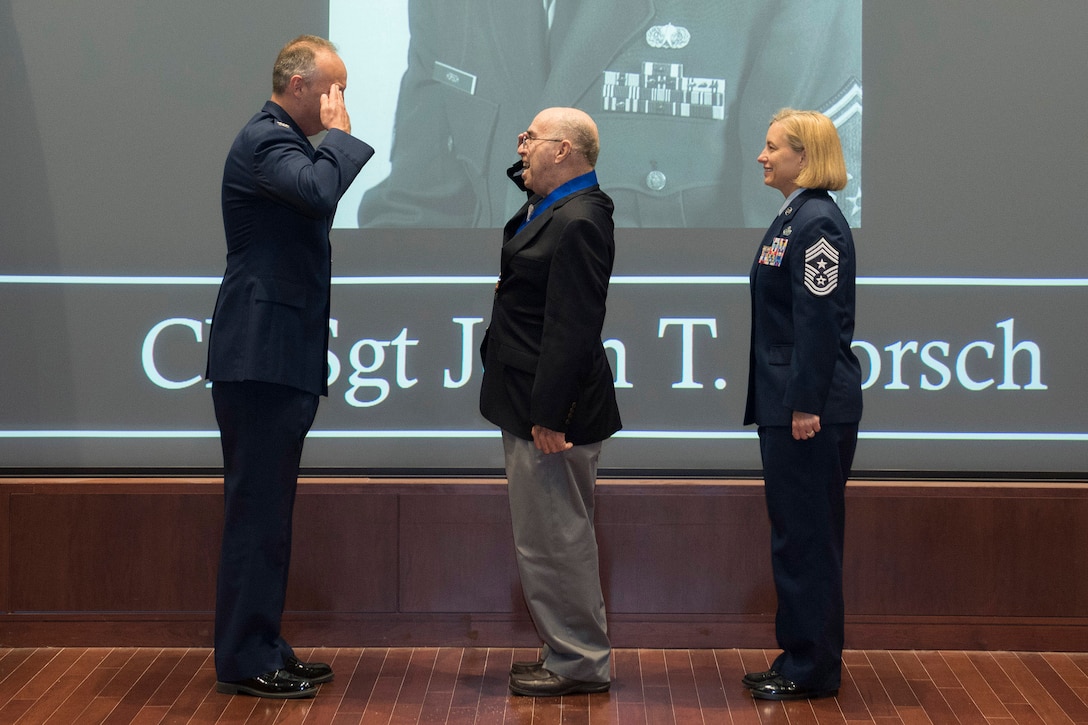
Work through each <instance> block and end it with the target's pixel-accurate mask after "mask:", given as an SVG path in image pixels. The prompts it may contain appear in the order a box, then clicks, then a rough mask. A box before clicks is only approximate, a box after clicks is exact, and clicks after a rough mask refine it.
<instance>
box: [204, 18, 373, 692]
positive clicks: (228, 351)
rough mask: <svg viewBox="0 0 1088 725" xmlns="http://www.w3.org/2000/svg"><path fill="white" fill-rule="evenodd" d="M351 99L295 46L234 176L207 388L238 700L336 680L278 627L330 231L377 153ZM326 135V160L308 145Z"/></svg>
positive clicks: (218, 648)
mask: <svg viewBox="0 0 1088 725" xmlns="http://www.w3.org/2000/svg"><path fill="white" fill-rule="evenodd" d="M346 87H347V69H346V68H345V67H344V63H343V61H342V60H341V59H340V57H339V56H338V55H337V53H336V49H335V47H334V46H333V45H332V43H330V42H329V41H327V40H325V39H323V38H318V37H315V36H308V35H307V36H301V37H299V38H296V39H295V40H293V41H291V42H290V43H288V44H287V45H286V46H284V48H283V50H281V51H280V54H279V57H278V58H277V59H276V64H275V68H274V70H273V84H272V99H271V100H270V101H268V102H267V103H265V105H264V108H262V109H261V111H260V112H259V113H257V115H255V116H254V117H253V118H251V119H250V120H249V123H247V124H246V125H245V127H244V128H243V129H242V130H241V132H239V134H238V136H237V138H236V139H235V140H234V145H233V146H231V149H230V154H229V155H228V156H227V162H226V168H225V169H224V172H223V225H224V228H225V231H226V237H227V270H226V272H225V274H224V275H223V283H222V286H221V287H220V288H219V298H218V300H217V301H216V304H215V314H214V317H213V324H212V328H211V336H210V340H209V350H208V371H207V378H208V380H211V381H213V387H212V400H213V402H214V404H215V416H216V420H217V421H218V423H219V430H220V434H221V438H222V445H223V469H224V471H223V479H224V493H225V504H226V506H225V513H224V522H223V545H222V552H221V557H220V562H219V579H218V589H217V593H216V606H215V671H216V679H217V682H216V689H217V690H218V691H219V692H222V693H226V694H238V693H244V694H247V695H254V696H257V697H274V698H296V697H312V696H313V695H314V694H315V693H316V692H317V685H318V684H319V683H321V682H328V681H329V680H331V679H332V677H333V673H332V668H331V667H329V666H328V665H326V664H321V663H305V662H300V661H299V660H298V659H296V658H295V656H294V652H293V651H292V649H291V647H290V646H289V645H288V644H287V642H285V641H284V639H283V638H282V637H281V636H280V619H281V617H282V615H283V605H284V597H285V594H286V590H287V569H288V565H289V564H290V560H291V516H292V511H293V509H294V501H295V488H296V485H297V482H298V470H299V462H300V459H301V456H302V444H303V441H304V439H305V437H306V433H307V432H308V431H309V429H310V425H311V424H312V423H313V420H314V416H315V415H316V413H317V404H318V399H319V396H320V395H325V394H327V393H328V389H327V378H328V374H327V356H328V334H329V289H330V285H331V282H332V279H331V266H330V264H331V248H330V244H329V229H330V228H331V226H332V219H333V215H334V213H335V211H336V205H337V202H339V200H340V198H341V197H342V196H343V194H344V192H345V191H347V188H348V186H350V185H351V182H352V181H353V180H354V179H355V177H356V175H358V173H359V171H360V170H361V169H362V168H363V165H364V164H365V163H366V162H367V161H368V160H369V159H370V157H371V156H373V154H374V149H372V148H371V147H370V146H369V145H367V144H366V143H363V142H362V141H360V140H358V139H356V138H354V137H352V136H351V120H350V118H349V117H348V113H347V109H346V108H345V107H344V95H343V92H344V89H345V88H346ZM323 130H327V131H328V134H327V135H326V136H325V138H324V139H323V140H322V141H321V143H320V145H318V146H317V147H316V148H315V147H314V146H313V145H312V144H311V143H310V141H309V140H308V137H310V136H314V135H316V134H318V133H320V132H321V131H323Z"/></svg>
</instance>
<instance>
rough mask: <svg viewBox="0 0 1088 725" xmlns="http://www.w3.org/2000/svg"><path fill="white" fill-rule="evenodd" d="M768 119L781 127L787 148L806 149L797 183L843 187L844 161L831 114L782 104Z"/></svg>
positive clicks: (828, 187) (832, 189)
mask: <svg viewBox="0 0 1088 725" xmlns="http://www.w3.org/2000/svg"><path fill="white" fill-rule="evenodd" d="M771 123H777V124H778V125H779V126H781V127H782V130H783V131H785V133H786V140H787V142H788V143H789V145H790V148H792V149H793V150H794V151H796V152H797V153H801V152H802V151H803V152H804V153H805V166H804V168H802V169H801V173H799V174H798V175H797V185H798V186H803V187H804V188H806V189H829V190H831V191H838V190H839V189H842V188H845V186H846V161H845V159H844V158H843V155H842V143H841V142H840V141H839V132H838V131H837V130H836V129H835V124H834V123H833V122H832V121H831V119H830V118H828V117H827V116H825V115H824V114H822V113H820V112H819V111H798V110H796V109H793V108H783V109H782V110H780V111H779V112H778V113H776V114H774V116H772V117H771Z"/></svg>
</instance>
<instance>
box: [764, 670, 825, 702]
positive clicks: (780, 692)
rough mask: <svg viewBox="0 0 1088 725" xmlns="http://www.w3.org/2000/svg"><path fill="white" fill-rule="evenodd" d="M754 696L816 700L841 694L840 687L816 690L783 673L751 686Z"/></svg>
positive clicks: (772, 698)
mask: <svg viewBox="0 0 1088 725" xmlns="http://www.w3.org/2000/svg"><path fill="white" fill-rule="evenodd" d="M751 690H752V697H754V698H756V699H757V700H815V699H816V698H819V697H834V696H835V695H837V694H839V688H837V687H836V688H834V689H828V690H815V689H812V688H809V687H802V686H801V685H798V684H797V683H796V682H794V681H793V680H787V679H786V678H785V677H783V676H782V675H778V676H777V677H775V678H774V679H771V680H767V681H766V682H763V683H761V684H759V685H756V686H755V687H752V688H751Z"/></svg>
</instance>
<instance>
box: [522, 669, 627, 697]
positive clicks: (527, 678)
mask: <svg viewBox="0 0 1088 725" xmlns="http://www.w3.org/2000/svg"><path fill="white" fill-rule="evenodd" d="M611 684H612V683H610V682H583V681H582V680H572V679H571V678H569V677H563V675H557V674H555V673H554V672H551V671H550V670H546V669H544V668H543V667H541V668H540V669H539V670H536V671H534V672H531V673H528V674H523V675H514V674H511V675H510V692H512V693H514V694H515V695H522V696H524V697H560V696H562V695H577V694H582V693H594V692H608V688H609V687H611Z"/></svg>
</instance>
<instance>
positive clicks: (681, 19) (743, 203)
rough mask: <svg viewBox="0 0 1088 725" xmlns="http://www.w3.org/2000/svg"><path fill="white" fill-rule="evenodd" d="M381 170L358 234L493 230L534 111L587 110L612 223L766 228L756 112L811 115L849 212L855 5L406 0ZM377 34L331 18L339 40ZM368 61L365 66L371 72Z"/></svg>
mask: <svg viewBox="0 0 1088 725" xmlns="http://www.w3.org/2000/svg"><path fill="white" fill-rule="evenodd" d="M408 25H409V32H410V39H409V44H408V64H407V70H406V71H405V73H404V76H403V78H402V80H401V85H400V90H399V96H398V99H397V104H396V113H395V119H394V122H393V123H394V129H393V137H394V138H393V143H392V149H391V151H390V164H391V167H390V173H389V175H388V177H387V178H385V179H384V180H382V181H380V182H379V183H377V184H376V185H375V186H373V187H372V188H370V189H368V190H367V191H366V193H365V194H364V196H363V199H362V202H361V204H360V207H359V215H358V222H359V225H360V226H364V227H429V228H449V227H501V226H502V225H503V224H504V223H505V222H506V220H507V219H508V218H509V217H510V215H511V214H512V213H513V212H514V211H515V210H516V209H517V208H518V207H519V206H520V205H521V203H522V202H523V201H524V199H523V198H519V195H518V194H517V192H516V190H515V189H514V188H513V186H512V185H511V184H510V183H509V181H508V180H507V178H506V174H505V173H504V171H505V169H506V168H507V167H508V166H509V165H510V164H511V163H512V162H514V161H516V160H517V156H516V149H515V144H516V139H517V134H518V133H520V132H521V131H524V130H525V127H526V125H527V124H528V123H529V121H530V120H531V119H532V117H533V114H534V113H535V111H536V110H537V109H540V108H546V107H550V106H574V107H577V108H581V109H583V110H585V111H587V112H589V113H590V114H592V115H593V117H594V118H595V119H597V120H598V122H599V126H600V133H601V138H602V139H607V149H608V151H607V153H605V154H602V155H601V158H600V161H599V164H598V167H597V168H598V174H599V177H600V179H601V185H602V188H603V189H605V190H606V191H607V193H608V194H609V195H610V196H612V198H613V199H614V200H615V202H616V224H617V226H624V227H695V228H718V227H753V226H755V227H762V226H763V225H764V223H765V220H766V219H767V218H768V217H769V216H773V215H774V210H773V209H772V208H771V206H773V203H772V202H769V201H768V200H767V199H766V198H765V196H766V195H760V194H759V192H760V191H762V189H761V188H760V184H759V183H758V180H756V182H755V183H753V180H752V179H751V178H747V176H748V175H750V174H751V173H752V172H751V167H752V161H753V160H754V159H755V157H756V156H757V155H758V154H759V151H760V140H761V139H762V138H763V137H764V134H765V131H766V128H767V124H768V120H769V118H770V116H771V114H773V113H774V112H775V111H776V110H778V109H779V108H781V107H782V106H784V105H789V106H793V107H801V108H814V109H819V110H821V111H823V112H824V113H826V114H827V115H828V116H830V117H831V118H832V119H833V120H834V121H835V123H836V126H837V127H838V129H839V134H840V136H841V137H842V139H843V143H844V147H845V151H846V157H847V165H848V170H849V172H850V182H849V184H848V186H847V188H846V189H844V190H843V191H841V192H839V194H838V199H837V201H838V202H839V204H840V206H841V207H842V208H843V210H844V212H845V213H846V216H847V219H848V220H849V221H850V223H851V225H853V226H859V225H860V221H861V175H860V171H861V100H862V94H861V78H862V75H861V0H822V1H821V2H811V1H809V0H745V1H743V2H728V3H723V2H721V0H611V1H610V2H593V3H589V2H577V1H575V0H524V1H523V2H517V3H514V2H498V1H496V0H465V1H464V2H458V3H450V2H445V1H444V0H409V2H408ZM374 32H375V31H374V29H373V28H372V27H359V28H357V29H349V28H343V27H341V28H337V29H336V35H337V40H338V43H339V44H340V45H341V46H342V47H347V46H350V45H351V44H352V43H366V42H368V38H373V36H374ZM375 70H376V68H375Z"/></svg>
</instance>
